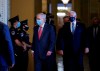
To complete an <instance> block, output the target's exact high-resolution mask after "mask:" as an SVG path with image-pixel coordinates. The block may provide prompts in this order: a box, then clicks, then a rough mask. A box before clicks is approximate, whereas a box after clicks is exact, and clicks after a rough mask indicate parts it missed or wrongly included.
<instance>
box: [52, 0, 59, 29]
mask: <svg viewBox="0 0 100 71" xmlns="http://www.w3.org/2000/svg"><path fill="white" fill-rule="evenodd" d="M57 3H58V1H57V0H51V13H52V14H53V15H54V24H55V26H56V28H57Z"/></svg>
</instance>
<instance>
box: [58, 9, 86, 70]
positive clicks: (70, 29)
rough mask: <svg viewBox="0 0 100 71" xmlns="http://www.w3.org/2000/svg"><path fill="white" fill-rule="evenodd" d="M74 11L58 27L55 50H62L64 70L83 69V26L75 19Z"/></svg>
mask: <svg viewBox="0 0 100 71" xmlns="http://www.w3.org/2000/svg"><path fill="white" fill-rule="evenodd" d="M76 16H77V15H76V12H75V11H71V12H70V13H69V17H70V18H69V20H70V22H67V23H65V24H64V26H63V28H61V29H60V34H59V35H60V36H59V35H58V36H59V38H58V39H57V50H62V52H61V53H62V55H63V63H64V71H84V68H83V50H84V47H85V26H84V24H82V23H79V22H77V21H76Z"/></svg>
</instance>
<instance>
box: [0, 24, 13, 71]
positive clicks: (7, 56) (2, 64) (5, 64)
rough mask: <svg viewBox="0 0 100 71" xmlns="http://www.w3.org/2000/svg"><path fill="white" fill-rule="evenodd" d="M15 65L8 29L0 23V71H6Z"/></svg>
mask: <svg viewBox="0 0 100 71" xmlns="http://www.w3.org/2000/svg"><path fill="white" fill-rule="evenodd" d="M14 64H15V59H14V52H13V46H12V41H11V38H10V33H9V28H8V26H7V25H5V24H4V23H2V22H0V71H8V68H9V67H13V66H14Z"/></svg>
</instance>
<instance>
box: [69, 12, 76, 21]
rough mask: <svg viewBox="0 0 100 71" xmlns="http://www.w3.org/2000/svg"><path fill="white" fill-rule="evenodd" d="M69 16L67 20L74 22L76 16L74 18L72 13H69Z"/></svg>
mask: <svg viewBox="0 0 100 71" xmlns="http://www.w3.org/2000/svg"><path fill="white" fill-rule="evenodd" d="M69 16H70V18H69V20H70V21H71V22H73V21H75V20H76V16H75V14H74V13H70V14H69Z"/></svg>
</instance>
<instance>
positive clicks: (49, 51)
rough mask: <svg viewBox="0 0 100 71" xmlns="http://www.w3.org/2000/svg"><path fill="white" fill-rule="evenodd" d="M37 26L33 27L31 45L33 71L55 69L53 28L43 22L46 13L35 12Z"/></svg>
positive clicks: (51, 70) (54, 36)
mask: <svg viewBox="0 0 100 71" xmlns="http://www.w3.org/2000/svg"><path fill="white" fill-rule="evenodd" d="M36 18H37V19H36V22H37V24H38V25H37V26H35V27H34V35H33V44H32V45H33V46H32V49H33V50H34V63H35V64H34V65H35V71H56V57H55V48H54V47H55V41H56V35H55V30H54V28H53V27H52V26H51V25H49V24H47V23H45V22H46V15H45V14H43V13H39V14H37V17H36Z"/></svg>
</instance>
